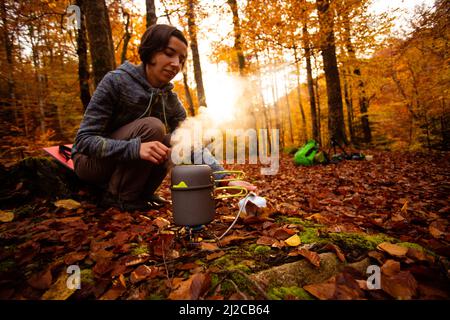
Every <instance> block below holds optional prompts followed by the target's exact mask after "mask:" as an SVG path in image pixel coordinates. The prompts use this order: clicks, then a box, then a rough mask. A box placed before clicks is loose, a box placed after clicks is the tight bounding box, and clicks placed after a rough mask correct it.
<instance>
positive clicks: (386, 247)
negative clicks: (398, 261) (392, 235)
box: [377, 242, 408, 257]
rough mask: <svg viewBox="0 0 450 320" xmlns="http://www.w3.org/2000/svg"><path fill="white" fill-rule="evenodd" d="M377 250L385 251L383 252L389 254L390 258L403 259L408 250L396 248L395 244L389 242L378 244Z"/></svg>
mask: <svg viewBox="0 0 450 320" xmlns="http://www.w3.org/2000/svg"><path fill="white" fill-rule="evenodd" d="M377 249H379V250H382V251H385V252H387V253H389V254H390V255H391V256H396V257H404V256H405V255H406V253H407V252H408V248H406V247H401V246H398V245H396V244H392V243H389V242H383V243H380V244H379V245H378V246H377Z"/></svg>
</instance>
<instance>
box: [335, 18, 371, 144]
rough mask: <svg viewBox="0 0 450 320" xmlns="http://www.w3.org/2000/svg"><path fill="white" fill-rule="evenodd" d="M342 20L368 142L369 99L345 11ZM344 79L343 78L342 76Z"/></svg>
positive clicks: (369, 136) (363, 127)
mask: <svg viewBox="0 0 450 320" xmlns="http://www.w3.org/2000/svg"><path fill="white" fill-rule="evenodd" d="M342 14H343V22H344V32H343V34H344V41H345V46H346V48H347V52H348V55H349V58H350V59H349V60H350V64H351V66H352V68H353V74H354V75H355V76H356V79H357V83H358V102H359V110H360V112H361V125H362V129H363V135H364V142H366V143H370V141H371V140H372V132H371V129H370V123H369V116H368V114H367V111H368V109H369V100H368V99H367V94H366V86H365V83H364V81H363V79H362V76H361V69H360V67H359V63H358V59H357V58H356V52H355V49H354V48H353V44H352V41H351V35H350V34H351V32H350V31H351V29H350V19H349V17H348V14H347V11H346V10H344V11H343V13H342ZM344 81H345V78H344ZM350 135H351V138H352V140H354V136H353V134H352V129H350Z"/></svg>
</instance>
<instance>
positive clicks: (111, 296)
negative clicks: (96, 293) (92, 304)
mask: <svg viewBox="0 0 450 320" xmlns="http://www.w3.org/2000/svg"><path fill="white" fill-rule="evenodd" d="M125 291H126V288H124V287H123V286H122V284H121V283H120V282H119V281H115V282H113V285H112V287H111V289H109V290H108V291H106V293H105V294H103V295H102V296H101V297H100V300H116V299H117V298H119V297H120V296H121V295H122V294H123V293H124V292H125Z"/></svg>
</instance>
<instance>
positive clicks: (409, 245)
mask: <svg viewBox="0 0 450 320" xmlns="http://www.w3.org/2000/svg"><path fill="white" fill-rule="evenodd" d="M397 245H399V246H401V247H405V248H411V249H417V250H420V251H423V252H425V253H427V254H430V255H432V256H434V257H437V255H436V253H434V252H433V251H431V250H428V249H426V248H424V247H422V246H421V245H420V244H417V243H414V242H400V243H397Z"/></svg>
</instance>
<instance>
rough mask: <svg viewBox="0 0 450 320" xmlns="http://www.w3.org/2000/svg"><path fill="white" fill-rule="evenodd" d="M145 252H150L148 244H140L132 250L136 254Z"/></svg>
mask: <svg viewBox="0 0 450 320" xmlns="http://www.w3.org/2000/svg"><path fill="white" fill-rule="evenodd" d="M143 253H146V254H148V253H149V250H148V246H147V244H140V245H138V246H137V247H136V248H134V249H133V250H131V254H132V255H135V256H137V255H140V254H143Z"/></svg>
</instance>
